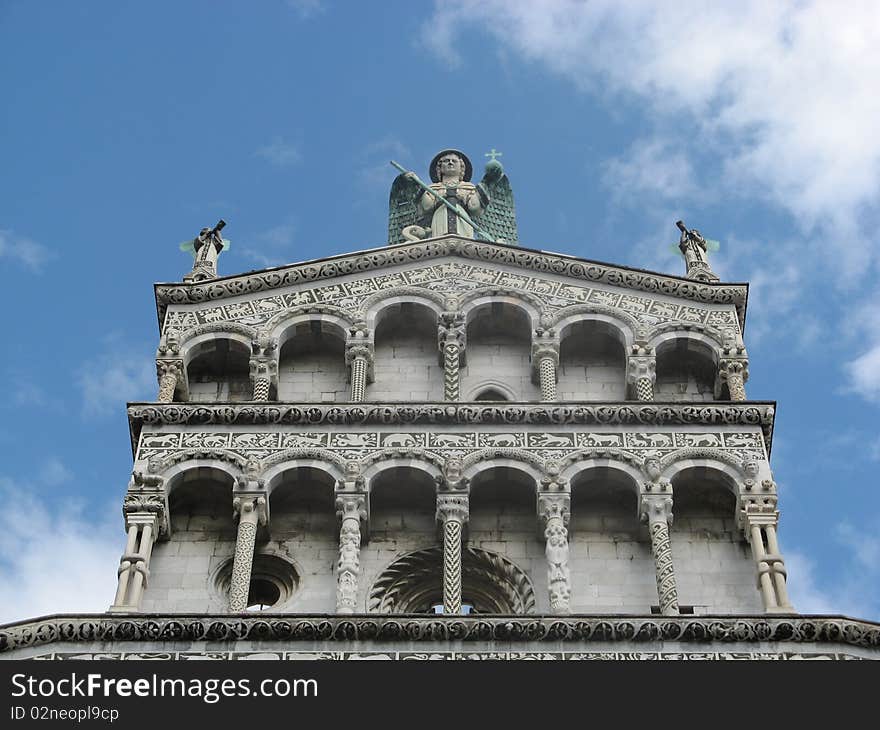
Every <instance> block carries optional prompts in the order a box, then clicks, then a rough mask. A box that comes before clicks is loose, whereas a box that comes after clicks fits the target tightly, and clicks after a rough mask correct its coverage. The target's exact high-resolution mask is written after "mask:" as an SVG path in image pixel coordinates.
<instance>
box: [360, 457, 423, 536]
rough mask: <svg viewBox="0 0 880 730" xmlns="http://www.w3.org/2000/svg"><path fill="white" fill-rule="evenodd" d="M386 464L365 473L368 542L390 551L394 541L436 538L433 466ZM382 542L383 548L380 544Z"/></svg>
mask: <svg viewBox="0 0 880 730" xmlns="http://www.w3.org/2000/svg"><path fill="white" fill-rule="evenodd" d="M427 466H428V465H426V466H425V468H420V467H418V466H413V465H397V464H393V463H392V464H388V465H387V466H385V468H380V469H379V470H378V471H376V472H374V473H373V474H369V471H368V472H365V475H366V476H367V483H368V485H369V490H370V541H371V545H372V546H373V547H375V548H377V549H380V550H381V549H386V550H393V549H395V546H396V545H397V541H398V540H406V541H407V542H412V541H420V542H421V544H424V543H426V542H427V543H428V544H431V543H433V542H435V541H436V505H437V497H436V493H437V477H438V476H439V473H437V472H436V470H435V469H433V468H427ZM383 545H384V547H382V546H383Z"/></svg>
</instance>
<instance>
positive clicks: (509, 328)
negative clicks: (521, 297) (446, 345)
mask: <svg viewBox="0 0 880 730" xmlns="http://www.w3.org/2000/svg"><path fill="white" fill-rule="evenodd" d="M531 343H532V324H531V320H530V319H529V316H528V314H527V313H526V311H525V310H524V309H522V308H521V307H518V306H515V305H513V304H509V303H507V302H488V303H486V304H482V305H480V306H478V307H476V308H475V309H474V310H472V311H471V312H470V315H469V317H468V324H467V364H466V366H465V367H463V368H462V369H461V377H460V383H461V390H462V392H469V391H472V390H473V389H474V388H476V387H478V385H479V384H480V383H484V382H485V381H486V380H488V379H492V380H496V381H498V382H499V383H500V384H502V385H503V386H504V387H506V388H508V389H510V391H511V393H512V394H513V396H514V399H515V400H527V401H528V400H540V398H541V391H540V389H539V388H538V386H537V385H535V384H534V383H532V380H531V362H530V357H531Z"/></svg>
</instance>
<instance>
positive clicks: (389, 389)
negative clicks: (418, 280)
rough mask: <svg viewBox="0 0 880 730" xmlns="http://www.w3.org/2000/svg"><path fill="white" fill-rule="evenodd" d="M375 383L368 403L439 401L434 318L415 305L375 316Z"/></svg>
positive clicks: (391, 307) (440, 382) (440, 384)
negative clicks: (375, 401)
mask: <svg viewBox="0 0 880 730" xmlns="http://www.w3.org/2000/svg"><path fill="white" fill-rule="evenodd" d="M373 344H374V346H375V354H374V358H375V359H374V373H375V381H374V382H373V383H372V384H371V385H370V386H369V388H368V393H369V400H377V401H382V400H391V401H401V400H402V401H430V400H443V369H442V367H441V366H440V363H439V354H438V350H437V315H436V313H435V312H434V310H433V309H431V308H430V307H427V306H425V305H424V304H419V303H417V302H400V303H397V304H391V305H388V306H387V307H385V308H384V309H382V310H381V311H380V312H379V314H378V316H377V317H376V329H375V335H374V339H373Z"/></svg>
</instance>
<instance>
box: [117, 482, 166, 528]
mask: <svg viewBox="0 0 880 730" xmlns="http://www.w3.org/2000/svg"><path fill="white" fill-rule="evenodd" d="M122 516H123V518H124V519H125V527H126V529H128V528H129V527H130V526H131V525H134V524H149V525H151V526H152V529H153V532H154V534H155V535H156V536H157V537H167V536H168V527H169V526H168V506H167V500H166V497H165V493H164V492H161V491H155V490H152V489H150V490H146V489H144V490H134V491H129V492H128V493H127V494H126V495H125V497H123V500H122Z"/></svg>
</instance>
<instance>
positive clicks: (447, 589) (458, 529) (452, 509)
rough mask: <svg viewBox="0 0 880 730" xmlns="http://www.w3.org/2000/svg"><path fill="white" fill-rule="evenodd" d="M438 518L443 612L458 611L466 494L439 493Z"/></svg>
mask: <svg viewBox="0 0 880 730" xmlns="http://www.w3.org/2000/svg"><path fill="white" fill-rule="evenodd" d="M437 520H438V521H439V522H440V524H441V529H442V535H443V613H444V614H447V615H449V614H452V615H457V614H460V613H461V548H462V543H463V533H464V526H465V523H467V520H468V496H467V494H438V495H437Z"/></svg>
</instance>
